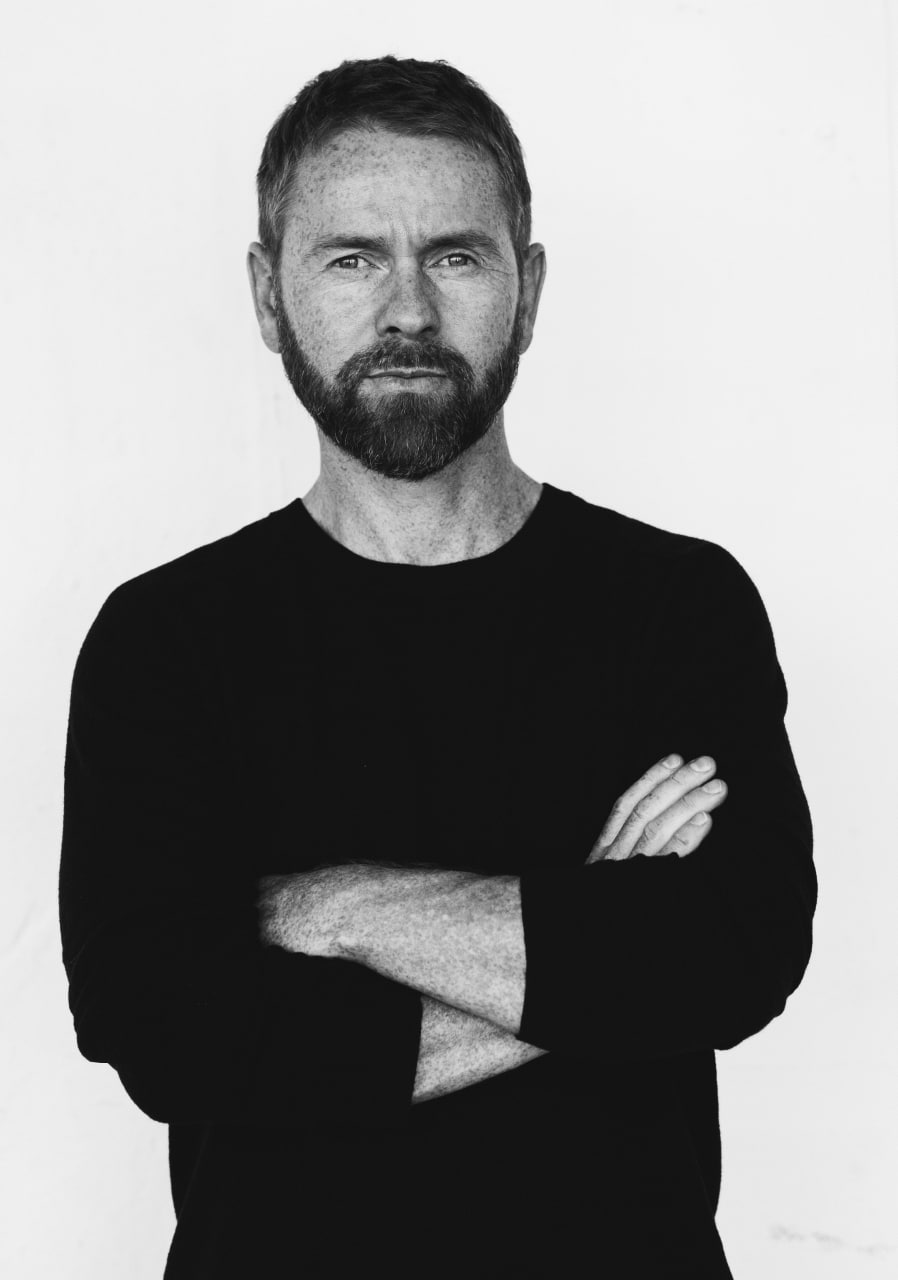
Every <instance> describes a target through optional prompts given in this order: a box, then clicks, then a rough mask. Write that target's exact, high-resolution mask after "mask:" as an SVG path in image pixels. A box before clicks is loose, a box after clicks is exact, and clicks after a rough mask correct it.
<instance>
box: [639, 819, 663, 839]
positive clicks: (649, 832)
mask: <svg viewBox="0 0 898 1280" xmlns="http://www.w3.org/2000/svg"><path fill="white" fill-rule="evenodd" d="M660 834H661V822H660V819H658V818H653V819H652V821H651V822H647V823H646V824H645V831H644V832H643V835H644V836H645V839H646V842H647V843H651V842H652V841H653V840H655V839H656V838H657V837H658V836H659V835H660Z"/></svg>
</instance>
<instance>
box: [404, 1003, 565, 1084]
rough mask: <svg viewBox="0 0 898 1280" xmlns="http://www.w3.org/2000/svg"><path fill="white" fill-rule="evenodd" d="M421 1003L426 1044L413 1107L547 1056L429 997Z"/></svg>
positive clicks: (420, 1054)
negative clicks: (415, 1104)
mask: <svg viewBox="0 0 898 1280" xmlns="http://www.w3.org/2000/svg"><path fill="white" fill-rule="evenodd" d="M421 1001H422V1005H423V1014H422V1018H421V1044H420V1048H419V1050H418V1070H417V1074H416V1076H415V1085H414V1091H413V1094H412V1103H416V1102H428V1101H429V1100H430V1099H431V1098H438V1097H441V1096H442V1095H443V1094H447V1093H454V1092H455V1091H456V1090H458V1089H466V1088H467V1087H468V1086H469V1085H472V1084H478V1083H479V1082H480V1081H481V1080H487V1079H489V1078H490V1077H491V1076H497V1075H500V1074H502V1073H503V1072H505V1071H513V1070H514V1068H515V1067H520V1066H523V1064H524V1063H525V1062H531V1061H532V1060H533V1059H534V1058H539V1057H542V1055H543V1054H544V1053H546V1052H547V1050H545V1049H538V1048H537V1047H536V1046H535V1045H532V1044H525V1043H524V1042H523V1041H522V1040H517V1039H515V1037H514V1036H513V1035H512V1034H511V1032H509V1031H503V1030H502V1029H501V1028H500V1027H497V1026H494V1025H493V1023H492V1022H487V1021H485V1020H484V1019H483V1018H476V1017H473V1016H472V1015H471V1014H468V1013H463V1012H462V1011H461V1010H460V1009H455V1008H453V1007H452V1006H451V1005H446V1004H442V1003H441V1002H440V1001H439V1000H433V999H431V997H430V996H422V997H421Z"/></svg>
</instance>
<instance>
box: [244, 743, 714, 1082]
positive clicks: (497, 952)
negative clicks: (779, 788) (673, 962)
mask: <svg viewBox="0 0 898 1280" xmlns="http://www.w3.org/2000/svg"><path fill="white" fill-rule="evenodd" d="M715 768H716V766H715V762H714V761H713V760H712V759H711V758H710V757H708V756H704V757H699V758H698V759H696V760H693V761H692V762H691V763H690V764H686V765H684V764H683V761H682V758H681V757H680V756H678V755H673V756H670V757H667V758H665V760H662V761H659V762H658V763H657V764H655V765H653V766H652V768H651V769H649V770H648V771H647V772H646V773H645V774H644V775H643V776H642V777H641V778H640V779H639V780H638V781H637V782H636V783H635V784H634V785H633V786H632V787H631V788H630V789H629V790H628V791H627V792H625V793H624V794H623V795H622V796H620V797H619V799H618V801H617V803H616V804H615V806H614V809H613V810H612V813H611V814H610V815H609V818H608V820H607V822H606V823H605V825H604V827H603V828H602V832H601V834H600V835H599V837H598V839H597V840H596V842H595V845H594V846H593V848H592V850H591V851H590V854H589V857H588V858H587V865H589V864H590V863H593V862H601V861H606V860H607V861H624V860H626V859H628V858H630V857H633V856H635V855H636V854H643V855H646V856H649V857H653V856H663V855H666V854H673V853H676V854H678V855H679V856H680V857H685V856H686V855H688V854H689V853H692V852H693V851H694V850H695V849H697V848H698V846H699V845H700V844H701V842H702V841H703V840H704V838H705V837H706V835H707V834H708V832H709V830H710V828H711V818H710V811H711V810H712V809H714V808H716V807H717V806H718V805H719V804H721V803H722V802H723V801H724V799H725V798H726V785H725V783H723V782H722V780H720V779H714V778H713V774H714V772H715ZM259 906H260V928H261V934H262V939H263V941H264V942H266V943H268V944H270V945H275V946H280V947H283V948H284V949H285V950H287V951H294V952H302V953H304V954H307V955H316V956H320V957H324V958H335V959H346V960H351V961H354V962H356V963H358V964H362V965H364V966H366V967H367V968H369V969H372V970H374V971H375V972H377V973H380V974H381V975H383V976H384V977H386V978H389V979H391V980H392V981H394V982H399V983H401V984H403V985H404V986H407V987H411V988H413V989H414V990H416V991H418V992H420V993H421V996H422V1024H421V1042H420V1048H419V1054H418V1064H417V1073H416V1077H415V1085H414V1091H413V1097H412V1101H413V1102H421V1101H426V1100H427V1099H429V1098H432V1097H436V1096H439V1095H440V1094H443V1093H448V1092H452V1091H453V1090H455V1089H459V1088H463V1087H466V1086H467V1085H469V1084H472V1083H475V1082H476V1081H478V1080H482V1079H486V1078H488V1077H489V1076H493V1075H496V1074H498V1073H499V1072H502V1071H507V1070H511V1069H513V1068H514V1067H518V1066H521V1065H523V1064H524V1063H525V1062H529V1061H531V1060H532V1059H533V1058H536V1057H540V1056H541V1055H542V1054H544V1053H545V1052H546V1050H545V1049H541V1048H538V1047H537V1046H535V1045H530V1044H527V1043H525V1042H523V1041H522V1040H520V1039H519V1038H518V1033H519V1031H520V1027H521V1014H522V1010H523V1004H524V991H525V975H526V950H525V940H524V927H523V921H522V916H521V898H520V882H519V879H518V877H516V876H479V875H476V874H472V873H470V872H458V871H445V870H421V869H418V868H411V869H405V868H397V867H391V866H378V865H375V864H360V863H353V864H349V865H342V866H336V867H322V868H316V869H313V870H311V871H305V872H299V873H296V874H293V875H288V876H274V877H266V878H265V879H264V880H263V881H262V882H261V893H260V900H259Z"/></svg>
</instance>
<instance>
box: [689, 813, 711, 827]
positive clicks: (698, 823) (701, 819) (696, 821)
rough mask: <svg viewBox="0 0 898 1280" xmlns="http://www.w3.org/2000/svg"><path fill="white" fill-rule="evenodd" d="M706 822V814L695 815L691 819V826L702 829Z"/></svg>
mask: <svg viewBox="0 0 898 1280" xmlns="http://www.w3.org/2000/svg"><path fill="white" fill-rule="evenodd" d="M707 821H708V815H707V814H706V813H697V814H696V815H695V817H694V818H693V819H692V825H693V826H694V827H703V826H704V825H705V823H706V822H707Z"/></svg>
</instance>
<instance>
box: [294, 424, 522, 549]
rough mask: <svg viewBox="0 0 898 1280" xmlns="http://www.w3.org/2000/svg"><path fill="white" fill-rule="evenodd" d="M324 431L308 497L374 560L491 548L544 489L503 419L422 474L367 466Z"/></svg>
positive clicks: (324, 520) (341, 537) (329, 527)
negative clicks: (513, 452) (512, 448)
mask: <svg viewBox="0 0 898 1280" xmlns="http://www.w3.org/2000/svg"><path fill="white" fill-rule="evenodd" d="M319 438H320V439H321V472H320V474H319V476H318V479H317V480H316V481H315V483H314V484H313V485H312V488H311V489H310V490H309V492H308V493H307V494H306V495H305V496H304V498H303V504H304V506H305V508H306V510H307V511H308V512H309V514H310V515H311V516H312V517H313V519H315V520H316V521H317V523H318V524H319V525H321V526H322V528H323V529H325V531H326V532H327V533H329V534H330V536H331V537H332V538H334V539H335V540H336V541H337V542H340V543H342V545H343V546H345V547H348V548H349V550H350V551H354V552H356V554H358V555H361V556H365V557H366V558H367V559H369V560H383V561H388V562H390V563H396V564H417V565H436V564H448V563H451V562H454V561H457V560H471V559H474V558H475V557H477V556H483V555H488V554H489V553H490V552H491V551H495V550H497V548H499V547H501V546H502V545H503V543H505V542H508V541H509V540H510V539H511V538H513V537H514V535H515V534H516V533H517V531H518V530H519V529H520V527H521V525H522V524H524V522H525V521H526V520H527V518H528V516H529V515H530V513H531V511H532V510H533V508H534V506H535V505H536V503H537V501H538V500H539V496H540V494H541V492H542V485H540V484H539V483H538V481H536V480H533V479H532V478H531V477H530V476H528V475H526V474H525V473H524V472H523V471H522V470H521V468H520V467H518V466H517V465H516V464H515V463H514V462H513V461H512V458H511V456H510V454H509V452H508V444H507V442H506V439H505V431H504V427H503V425H502V423H501V421H497V422H496V423H495V424H494V426H493V427H492V428H491V429H490V430H489V431H488V432H487V434H486V435H485V436H484V437H483V439H482V440H480V441H478V443H477V444H476V445H474V446H473V447H472V448H471V449H468V450H467V452H466V453H464V454H463V455H462V457H460V458H458V459H457V460H456V461H455V462H454V463H452V465H451V466H449V467H446V468H444V469H443V471H441V472H438V473H437V474H436V475H433V476H428V478H427V479H426V480H417V481H408V480H392V479H388V478H386V477H384V476H380V475H377V474H376V473H374V472H370V471H367V470H365V468H364V467H361V466H360V465H359V464H358V463H357V462H356V461H355V459H352V458H348V457H347V456H346V455H345V454H342V453H341V452H340V451H339V450H337V449H336V448H335V447H334V446H333V445H332V444H331V442H330V441H329V440H327V439H326V438H322V437H321V433H320V432H319Z"/></svg>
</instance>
